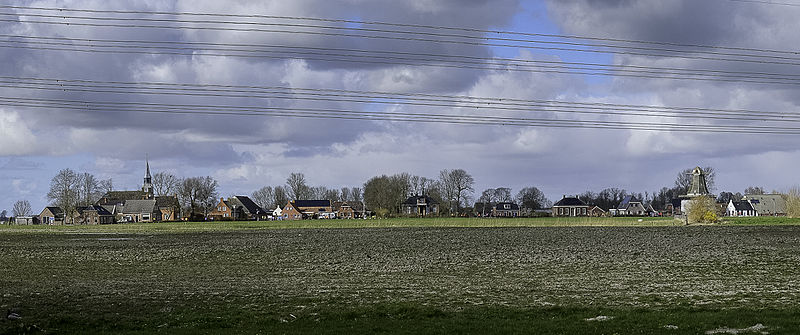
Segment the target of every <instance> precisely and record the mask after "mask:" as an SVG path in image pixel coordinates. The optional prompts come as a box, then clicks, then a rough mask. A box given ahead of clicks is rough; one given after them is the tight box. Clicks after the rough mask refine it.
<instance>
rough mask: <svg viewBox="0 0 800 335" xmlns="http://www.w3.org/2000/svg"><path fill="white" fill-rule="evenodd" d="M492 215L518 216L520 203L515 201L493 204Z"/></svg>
mask: <svg viewBox="0 0 800 335" xmlns="http://www.w3.org/2000/svg"><path fill="white" fill-rule="evenodd" d="M492 216H494V217H514V218H515V217H518V216H519V205H517V204H515V203H513V202H500V203H498V204H496V205H494V206H492Z"/></svg>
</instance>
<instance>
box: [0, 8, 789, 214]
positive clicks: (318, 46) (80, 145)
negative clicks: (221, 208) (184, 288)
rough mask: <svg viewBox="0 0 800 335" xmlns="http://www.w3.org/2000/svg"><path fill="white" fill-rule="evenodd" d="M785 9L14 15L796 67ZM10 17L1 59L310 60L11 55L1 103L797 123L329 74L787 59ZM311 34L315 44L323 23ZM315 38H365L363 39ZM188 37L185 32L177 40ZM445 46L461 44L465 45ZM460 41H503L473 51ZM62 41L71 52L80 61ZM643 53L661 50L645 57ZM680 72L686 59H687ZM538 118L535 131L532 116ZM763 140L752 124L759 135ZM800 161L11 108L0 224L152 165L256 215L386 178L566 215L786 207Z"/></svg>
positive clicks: (749, 99)
mask: <svg viewBox="0 0 800 335" xmlns="http://www.w3.org/2000/svg"><path fill="white" fill-rule="evenodd" d="M785 3H788V4H785V5H779V4H778V5H776V4H772V5H771V4H765V3H757V2H742V1H729V0H704V1H696V0H668V1H664V0H641V1H627V0H605V1H604V0H558V1H556V0H552V1H514V0H493V1H488V0H485V1H483V0H470V1H462V0H409V1H375V0H342V1H328V0H298V1H278V0H274V1H212V0H209V1H197V0H191V1H189V0H175V1H154V0H146V1H145V0H143V1H124V2H117V1H115V2H110V1H99V0H94V1H91V0H76V1H9V2H5V3H4V4H5V5H4V6H9V5H10V6H25V7H41V8H69V9H80V10H116V11H134V12H140V13H131V14H126V15H125V16H118V17H126V18H139V19H142V18H145V19H146V18H153V15H152V14H147V13H144V12H154V11H159V12H171V13H184V14H173V15H169V16H161V17H162V18H164V17H167V18H170V19H173V20H197V19H198V17H197V16H189V15H187V14H186V13H213V14H233V15H232V16H226V17H223V18H219V17H215V18H212V19H215V20H224V21H228V22H229V23H227V25H226V27H236V28H241V27H242V25H237V24H236V22H239V23H246V22H254V21H259V20H261V21H263V22H272V23H275V22H279V23H285V24H287V25H285V26H283V27H280V28H284V29H288V30H294V31H301V30H302V31H311V32H327V33H330V32H333V30H330V29H326V28H301V27H297V26H290V25H288V24H291V23H298V22H297V21H292V20H282V21H281V20H275V19H271V20H266V19H263V18H255V17H252V15H272V16H291V17H313V18H325V19H341V20H352V21H370V22H372V21H379V22H390V23H402V24H418V25H434V26H446V27H459V28H468V29H475V30H501V31H515V32H525V33H529V34H556V35H569V36H582V37H592V38H599V39H617V40H637V41H650V42H657V43H662V44H658V45H657V46H659V47H661V48H679V47H678V46H685V45H703V46H725V47H733V48H742V49H747V50H752V49H758V50H786V51H794V50H795V49H793V48H796V46H797V45H800V35H798V34H797V33H796V32H797V31H800V22H798V20H797V19H796V18H797V17H798V15H800V5H798V6H794V5H791V4H790V3H789V2H788V0H787V2H785ZM0 14H2V15H0V35H2V36H0V40H2V41H4V42H7V41H17V40H19V39H20V37H19V36H27V37H49V38H52V37H58V38H72V39H85V40H125V41H131V40H139V41H151V42H163V43H162V45H176V42H192V43H205V46H206V47H208V48H212V47H210V45H211V44H210V43H217V44H241V45H244V46H249V45H254V46H265V45H266V46H269V45H273V46H274V45H286V46H294V47H298V46H300V47H307V48H315V49H313V50H316V51H315V52H316V53H315V54H313V55H312V54H310V53H309V54H305V55H300V56H297V55H295V56H292V57H289V55H287V54H285V53H283V54H282V53H273V54H271V56H270V57H234V56H230V55H229V56H213V55H207V54H206V53H209V52H210V51H208V50H198V49H195V50H187V49H176V50H178V51H174V52H172V53H171V54H167V53H149V52H138V53H136V52H126V53H103V52H90V51H88V50H80V49H91V48H90V47H86V46H84V47H78V50H76V49H75V48H73V49H71V50H52V49H56V48H58V47H56V46H50V47H44V45H43V44H40V43H38V42H36V41H42V40H36V41H32V40H26V41H27V42H26V43H0V76H2V77H3V78H11V79H2V80H10V81H11V83H10V84H9V83H8V82H5V81H4V82H3V83H0V91H1V92H0V96H2V97H23V98H27V99H60V100H75V101H100V102H115V103H123V102H124V103H129V104H134V105H139V104H141V105H146V104H158V103H160V104H183V105H194V106H207V105H214V106H219V105H226V106H228V105H235V106H247V107H253V108H257V107H271V108H279V109H280V108H315V109H344V110H350V111H377V112H395V113H421V114H424V115H429V114H456V115H463V114H470V115H480V116H482V117H486V118H490V119H491V118H494V117H501V116H509V117H510V116H515V117H517V116H521V115H522V116H525V117H548V118H557V119H561V120H580V119H591V120H597V121H598V122H599V121H603V122H607V121H619V122H621V121H626V120H627V121H630V120H636V121H652V120H653V118H646V119H644V118H642V117H639V116H628V115H624V116H618V115H617V116H614V115H602V116H586V115H580V114H569V113H554V112H547V111H538V112H536V111H535V112H531V111H526V112H520V111H504V110H492V109H477V108H476V109H469V108H460V107H457V106H421V105H407V104H391V103H388V104H387V103H386V102H387V101H386V100H372V101H371V102H372V103H356V102H347V101H337V100H336V99H329V100H306V99H279V98H262V97H256V96H253V95H252V94H248V93H244V94H241V93H240V94H238V95H237V96H236V97H222V96H205V97H204V96H197V95H187V94H178V93H176V94H161V95H159V94H144V93H141V92H136V91H129V92H117V93H108V92H98V91H97V90H95V91H93V90H92V89H82V90H81V89H74V87H73V89H64V90H57V89H56V90H52V89H50V90H43V89H29V88H21V87H23V86H24V85H21V84H19V83H18V82H16V83H15V81H18V80H20V79H19V78H47V79H62V80H84V81H99V82H122V83H148V82H150V83H152V82H160V83H177V84H202V85H235V86H237V87H241V86H250V87H255V86H258V87H275V86H280V87H289V88H293V89H326V90H330V89H335V90H352V91H379V92H392V93H409V94H431V95H448V96H472V97H489V98H505V99H526V100H560V101H570V102H587V103H613V104H629V105H653V106H667V107H670V106H673V107H693V108H709V109H724V110H758V111H765V112H766V113H792V112H795V111H796V110H797V105H798V103H799V102H800V92H798V90H797V89H796V87H795V86H794V85H776V84H769V83H756V82H750V81H748V80H727V81H715V80H673V79H669V78H664V77H665V76H663V75H651V76H645V77H626V76H616V75H615V76H595V75H583V74H575V73H553V72H530V71H528V72H526V71H508V70H503V69H486V68H479V69H475V68H460V67H437V66H424V65H423V66H418V65H415V64H396V63H394V64H392V63H391V62H371V61H374V60H376V59H377V58H376V59H370V58H363V60H364V61H363V62H348V61H337V59H338V58H336V57H335V56H333V55H332V53H334V51H332V50H334V49H342V48H345V49H360V50H386V51H393V52H405V53H425V54H435V55H449V56H457V58H460V57H478V58H481V59H488V58H493V57H494V58H512V59H518V60H523V61H530V60H539V61H564V62H589V63H600V64H607V65H635V66H643V67H668V68H692V69H697V68H700V69H713V70H717V71H730V72H737V71H739V72H749V73H753V72H759V73H765V72H769V73H783V74H787V75H797V74H798V69H797V65H793V64H792V62H793V61H792V60H791V59H789V60H786V61H783V63H789V64H775V63H780V62H761V63H758V62H756V63H754V62H727V61H716V60H713V59H707V58H714V57H716V56H714V57H708V55H709V54H702V53H697V52H693V50H688V49H684V50H682V51H681V52H678V53H668V52H663V53H660V54H658V55H655V56H652V55H651V56H644V55H638V54H636V52H629V53H616V54H610V53H597V52H570V51H565V50H554V49H546V48H527V47H502V46H497V45H485V44H456V43H440V42H436V41H431V39H435V38H437V37H426V38H425V39H426V41H421V39H422V38H419V39H418V40H414V39H406V40H396V39H379V38H364V37H353V36H349V37H348V36H333V35H319V34H300V33H276V32H268V31H267V30H274V29H275V28H276V26H261V28H260V29H261V30H258V29H252V30H246V29H239V30H236V29H228V30H225V29H186V27H187V26H188V27H201V26H202V24H201V23H186V22H175V21H161V22H159V23H158V24H160V25H162V26H167V28H134V27H109V26H100V25H69V26H67V25H63V24H42V23H37V22H36V21H43V20H50V19H48V18H45V17H43V16H41V15H43V14H46V15H52V14H53V12H47V11H43V10H34V9H23V8H7V7H3V8H0ZM37 15H38V16H37ZM65 15H80V16H94V17H109V16H114V15H120V14H113V13H103V12H86V11H83V12H72V13H67V14H65ZM235 15H239V16H235ZM243 15H244V16H243ZM247 15H251V16H250V17H248V16H247ZM200 19H203V17H200ZM205 19H209V18H208V17H205ZM55 20H56V21H58V20H59V19H55ZM261 21H259V22H261ZM75 22H78V21H75ZM80 22H90V21H80ZM91 22H95V23H96V22H98V21H91ZM99 22H104V21H99ZM133 22H135V21H133ZM230 22H233V23H230ZM303 23H311V24H323V23H322V22H315V21H304V22H303ZM324 24H328V25H335V26H337V27H352V28H359V27H360V28H369V27H371V26H369V25H365V24H363V23H357V22H336V23H330V22H328V23H324ZM179 26H181V27H184V28H182V29H176V28H178V27H179ZM248 27H250V26H248ZM382 28H383V29H397V28H391V27H390V28H386V27H382ZM336 31H340V30H336ZM437 32H440V33H441V32H442V31H437ZM444 32H445V33H448V32H450V33H459V34H463V32H460V31H458V32H452V31H444ZM359 34H366V32H362V33H359ZM469 34H472V35H477V36H484V35H485V36H495V35H497V34H494V35H493V34H485V33H480V32H472V33H469ZM12 35H13V36H17V37H11V36H12ZM515 38H524V39H537V40H550V41H557V42H565V41H573V40H570V39H568V38H566V37H543V36H535V35H523V36H521V37H520V36H516V37H515ZM70 41H71V42H69V43H75V44H76V45H77V44H80V43H81V42H79V41H77V40H70ZM597 41H603V40H593V42H592V43H595V42H597ZM584 42H586V41H585V40H584ZM597 43H599V42H597ZM603 43H605V42H603ZM67 44H68V43H67ZM494 44H502V43H494ZM20 46H27V47H20ZM562 46H563V45H562ZM647 46H648V47H653V45H652V44H648V45H647ZM198 48H201V47H198ZM681 48H683V47H681ZM590 49H592V48H590ZM597 49H598V48H594V49H592V50H597ZM690 49H691V48H690ZM126 50H128V51H131V50H138V51H146V50H147V49H144V48H140V49H137V48H128V49H126ZM309 50H311V49H309ZM706 50H708V49H706ZM712 50H715V51H716V52H724V50H719V49H712ZM725 50H730V49H725ZM694 51H696V50H694ZM650 53H653V52H650ZM687 55H688V56H690V57H683V56H687ZM697 55H705V57H706V58H698V57H694V58H692V57H691V56H697ZM771 55H772V54H771ZM780 55H785V54H780ZM461 59H466V58H461ZM775 59H778V58H775ZM796 63H800V61H797V62H796ZM2 80H0V81H2ZM197 109H201V108H200V107H198V108H197ZM531 113H537V114H536V115H533V116H531V115H532V114H531ZM676 121H678V122H689V123H691V122H703V124H709V125H715V124H717V122H722V121H716V120H693V119H691V118H688V119H687V118H684V119H674V118H667V117H665V118H663V119H658V122H676ZM762 123H763V122H762V121H756V120H753V121H750V123H749V125H755V124H762ZM746 126H747V125H743V127H746ZM797 144H798V135H779V134H743V133H704V132H663V131H642V130H631V129H585V128H556V127H518V126H508V125H463V124H446V123H415V122H399V121H386V120H371V121H370V120H341V119H322V118H294V117H287V116H243V115H226V116H221V115H208V114H163V113H140V112H130V111H120V110H113V108H106V109H105V110H102V111H97V110H83V109H81V108H77V109H76V108H64V107H63V105H56V106H55V107H51V108H29V107H26V106H22V105H21V104H19V103H16V104H14V103H11V104H0V210H2V209H7V210H9V211H10V210H11V207H12V206H13V203H14V202H15V201H17V200H23V199H24V200H28V201H30V202H31V204H32V205H33V208H34V212H35V213H38V212H39V211H41V209H42V208H43V207H44V206H46V205H47V204H48V199H47V197H46V194H47V192H48V189H49V185H50V180H51V179H52V178H53V176H54V175H55V174H56V173H57V172H58V170H60V169H64V168H70V169H73V170H75V171H79V172H90V173H92V174H94V175H95V176H96V177H98V178H100V179H107V178H111V179H112V180H113V182H114V185H115V188H116V189H119V190H130V189H138V188H140V187H141V183H142V177H143V174H144V166H145V157H146V156H147V157H149V163H150V167H151V169H152V172H153V173H155V172H159V171H167V172H170V173H173V174H175V175H177V176H179V177H193V176H211V177H213V178H215V179H216V180H217V181H218V182H219V185H220V188H219V193H220V195H222V196H228V195H234V194H237V195H238V194H245V195H246V194H251V193H252V192H253V191H255V190H257V189H259V188H260V187H262V186H265V185H272V186H274V185H281V184H284V182H285V180H286V177H287V176H288V175H289V174H290V173H292V172H301V173H303V174H305V176H306V179H307V181H308V183H309V184H310V185H313V186H317V185H324V186H328V187H331V188H340V187H353V186H362V185H363V184H364V182H366V181H367V180H368V179H369V178H371V177H373V176H378V175H382V174H394V173H401V172H408V173H411V174H414V175H419V176H425V177H428V178H436V177H437V176H438V174H439V171H440V170H442V169H457V168H460V169H465V170H466V171H467V172H469V173H470V174H471V175H472V176H473V177H474V179H475V187H474V188H475V190H476V194H480V192H481V191H482V190H484V189H486V188H496V187H509V188H512V192H514V193H516V191H518V190H519V189H521V188H523V187H527V186H535V187H538V188H539V189H541V190H542V191H543V192H544V193H545V194H546V195H547V196H548V198H550V199H551V200H557V199H559V198H560V197H561V196H562V195H567V194H578V193H582V192H584V191H587V190H592V191H599V190H601V189H604V188H608V187H617V188H623V189H626V190H629V191H633V192H642V193H643V192H645V191H647V192H653V191H657V190H659V189H660V188H662V187H665V186H666V187H671V186H672V185H673V183H674V180H675V178H676V175H677V174H678V173H679V172H680V171H681V170H684V169H686V168H692V167H694V166H712V167H714V169H715V170H716V184H717V189H716V192H720V191H731V192H742V191H743V190H744V189H745V188H746V187H748V186H761V187H763V188H764V189H766V190H768V191H769V190H778V191H785V190H787V189H788V188H790V187H793V186H796V185H798V184H800V177H799V176H798V173H797V169H796V166H798V165H800V151H798V145H797Z"/></svg>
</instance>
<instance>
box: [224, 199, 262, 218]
mask: <svg viewBox="0 0 800 335" xmlns="http://www.w3.org/2000/svg"><path fill="white" fill-rule="evenodd" d="M228 200H237V201H238V202H239V204H237V205H241V206H242V207H244V208H245V209H246V210H247V212H248V213H250V214H253V215H258V214H264V213H265V211H264V209H263V208H261V206H259V205H257V204H256V203H255V202H253V200H252V199H250V198H249V197H247V196H244V195H237V196H234V197H233V198H231V199H228Z"/></svg>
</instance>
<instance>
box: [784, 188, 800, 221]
mask: <svg viewBox="0 0 800 335" xmlns="http://www.w3.org/2000/svg"><path fill="white" fill-rule="evenodd" d="M786 215H787V216H788V217H791V218H798V217H800V188H797V187H794V188H792V189H791V190H789V194H787V195H786Z"/></svg>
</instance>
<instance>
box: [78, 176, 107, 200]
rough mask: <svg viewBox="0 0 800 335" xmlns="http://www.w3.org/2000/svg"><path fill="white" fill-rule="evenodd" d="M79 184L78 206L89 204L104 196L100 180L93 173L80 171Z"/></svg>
mask: <svg viewBox="0 0 800 335" xmlns="http://www.w3.org/2000/svg"><path fill="white" fill-rule="evenodd" d="M77 186H78V187H77V190H78V206H89V205H91V204H93V203H94V202H95V201H97V199H99V198H100V197H101V196H102V194H100V192H101V191H100V187H99V182H98V180H97V178H95V177H94V175H93V174H91V173H88V172H84V173H79V174H78V185H77Z"/></svg>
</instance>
